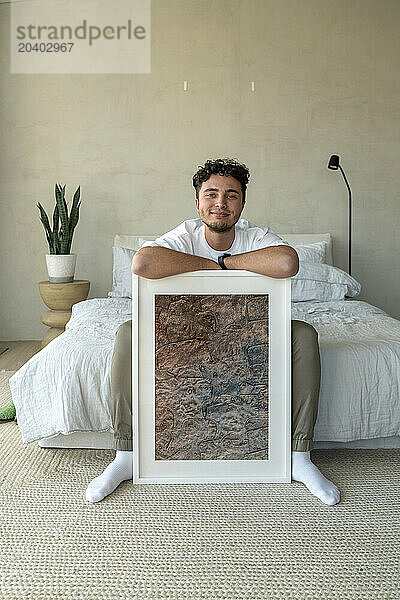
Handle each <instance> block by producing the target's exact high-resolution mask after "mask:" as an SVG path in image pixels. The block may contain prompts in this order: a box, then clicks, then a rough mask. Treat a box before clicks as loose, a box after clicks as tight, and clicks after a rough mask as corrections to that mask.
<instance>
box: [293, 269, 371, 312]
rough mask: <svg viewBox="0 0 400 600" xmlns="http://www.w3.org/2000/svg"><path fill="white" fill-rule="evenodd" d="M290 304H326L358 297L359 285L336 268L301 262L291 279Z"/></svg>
mask: <svg viewBox="0 0 400 600" xmlns="http://www.w3.org/2000/svg"><path fill="white" fill-rule="evenodd" d="M291 286H292V302H305V301H307V300H308V301H315V302H328V301H330V300H344V298H345V296H351V297H354V296H358V294H359V293H360V291H361V284H360V283H359V282H358V281H356V280H355V279H354V277H351V275H349V274H348V273H346V272H345V271H342V270H341V269H339V268H338V267H333V266H331V265H325V264H322V263H309V262H303V263H300V264H299V271H298V272H297V273H296V275H294V276H293V277H292V282H291Z"/></svg>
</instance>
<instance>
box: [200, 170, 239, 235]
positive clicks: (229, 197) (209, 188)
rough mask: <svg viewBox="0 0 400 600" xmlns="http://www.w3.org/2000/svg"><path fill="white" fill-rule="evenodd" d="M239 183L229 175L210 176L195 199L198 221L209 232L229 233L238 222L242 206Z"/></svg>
mask: <svg viewBox="0 0 400 600" xmlns="http://www.w3.org/2000/svg"><path fill="white" fill-rule="evenodd" d="M242 197H243V194H242V188H241V185H240V182H239V181H238V180H237V179H235V178H234V177H232V176H231V175H229V176H228V177H227V176H226V175H211V177H210V178H209V179H208V180H207V181H204V182H203V183H202V185H201V188H200V190H199V199H198V200H197V198H196V208H197V210H198V211H199V216H200V219H201V220H202V221H203V223H205V224H206V225H207V226H208V227H209V228H210V229H211V231H215V232H218V233H222V232H224V231H229V230H230V229H232V227H233V226H234V225H235V223H237V222H238V220H239V218H240V215H241V213H242V210H243V207H244V204H243V202H242Z"/></svg>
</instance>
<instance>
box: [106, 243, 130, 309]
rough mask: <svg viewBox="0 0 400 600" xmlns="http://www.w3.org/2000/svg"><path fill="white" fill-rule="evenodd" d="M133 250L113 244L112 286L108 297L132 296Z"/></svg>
mask: <svg viewBox="0 0 400 600" xmlns="http://www.w3.org/2000/svg"><path fill="white" fill-rule="evenodd" d="M134 254H135V250H130V249H129V248H119V247H117V246H113V286H112V290H111V292H108V297H109V298H132V271H131V265H132V258H133V255H134Z"/></svg>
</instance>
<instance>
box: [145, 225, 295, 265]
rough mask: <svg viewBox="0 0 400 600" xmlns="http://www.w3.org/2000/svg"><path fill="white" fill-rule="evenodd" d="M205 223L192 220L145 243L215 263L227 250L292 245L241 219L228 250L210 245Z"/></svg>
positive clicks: (236, 252)
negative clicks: (216, 248)
mask: <svg viewBox="0 0 400 600" xmlns="http://www.w3.org/2000/svg"><path fill="white" fill-rule="evenodd" d="M205 227H206V226H205V225H204V223H203V221H202V220H201V219H189V220H187V221H184V222H183V223H181V224H180V225H178V227H175V229H172V230H171V231H168V232H167V233H164V235H161V236H160V237H158V238H157V239H156V240H154V241H153V242H145V243H144V244H142V245H141V248H145V247H146V246H163V247H164V248H170V249H171V250H177V251H178V252H185V253H186V254H193V255H195V256H202V257H203V258H211V260H214V261H215V262H217V261H218V257H219V256H222V255H223V254H224V253H227V254H243V253H244V252H251V251H252V250H260V249H261V248H266V247H267V246H289V245H290V244H288V243H287V242H285V241H284V240H282V238H280V237H279V236H278V235H276V234H275V233H274V232H273V231H272V229H270V228H269V227H258V226H257V225H253V223H250V222H249V221H247V220H246V219H239V221H238V222H237V223H236V225H235V239H234V240H233V244H232V246H231V247H230V248H229V249H228V250H214V248H211V246H209V245H208V243H207V241H206V236H205Z"/></svg>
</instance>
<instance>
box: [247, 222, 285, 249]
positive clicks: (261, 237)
mask: <svg viewBox="0 0 400 600" xmlns="http://www.w3.org/2000/svg"><path fill="white" fill-rule="evenodd" d="M256 229H257V230H256V231H255V232H254V236H253V239H252V240H251V241H250V244H251V250H261V248H267V247H268V246H290V244H288V242H285V240H283V239H282V238H281V237H279V235H276V233H274V232H273V231H272V229H270V228H269V227H257V228H256Z"/></svg>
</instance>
